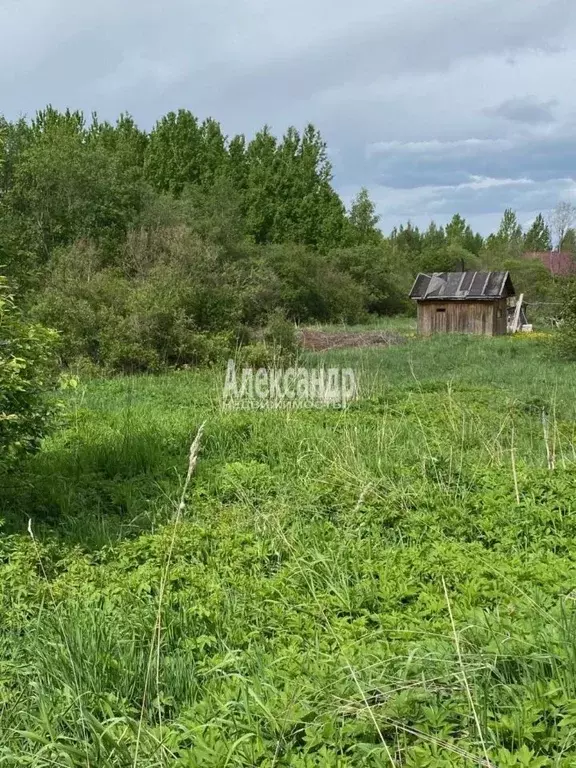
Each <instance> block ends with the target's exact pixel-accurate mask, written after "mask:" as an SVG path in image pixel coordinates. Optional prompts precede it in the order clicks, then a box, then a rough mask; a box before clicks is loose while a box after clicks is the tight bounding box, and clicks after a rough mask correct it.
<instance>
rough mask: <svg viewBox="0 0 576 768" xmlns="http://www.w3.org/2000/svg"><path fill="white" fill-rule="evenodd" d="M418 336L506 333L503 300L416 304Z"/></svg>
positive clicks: (423, 302) (424, 302)
mask: <svg viewBox="0 0 576 768" xmlns="http://www.w3.org/2000/svg"><path fill="white" fill-rule="evenodd" d="M418 333H419V334H421V335H422V336H430V335H431V334H433V333H472V334H479V335H485V336H494V335H501V334H505V333H506V299H499V300H496V301H419V302H418Z"/></svg>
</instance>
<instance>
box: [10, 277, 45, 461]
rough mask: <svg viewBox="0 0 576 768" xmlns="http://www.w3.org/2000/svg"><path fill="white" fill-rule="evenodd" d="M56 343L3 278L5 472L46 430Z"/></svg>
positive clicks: (36, 442) (36, 445)
mask: <svg viewBox="0 0 576 768" xmlns="http://www.w3.org/2000/svg"><path fill="white" fill-rule="evenodd" d="M56 341H57V338H56V333H55V332H53V331H49V330H47V329H46V328H43V327H41V326H38V325H31V324H29V323H25V322H24V321H23V320H22V318H21V317H20V315H19V314H18V311H17V309H16V306H15V304H14V298H13V296H12V295H11V293H10V292H9V289H8V286H7V284H6V281H5V279H4V278H3V277H1V276H0V471H1V470H3V469H6V468H7V467H10V466H12V465H13V464H14V463H15V462H16V460H17V459H18V458H19V457H20V456H21V455H22V454H23V453H25V452H27V451H28V452H29V451H33V450H35V449H36V448H37V447H38V446H39V444H40V441H41V439H42V437H43V436H44V434H45V432H46V429H47V427H48V424H49V422H50V418H51V415H52V409H51V408H50V406H49V405H48V404H47V403H46V399H45V397H44V395H45V394H46V391H49V390H50V389H52V388H53V387H54V384H55V373H56V365H55V347H56Z"/></svg>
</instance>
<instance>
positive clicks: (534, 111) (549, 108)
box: [484, 96, 556, 125]
mask: <svg viewBox="0 0 576 768" xmlns="http://www.w3.org/2000/svg"><path fill="white" fill-rule="evenodd" d="M555 106H556V101H555V100H554V99H551V100H550V101H539V100H538V99H536V98H534V97H531V96H527V97H525V98H523V99H520V98H514V99H507V100H506V101H503V102H501V103H500V104H498V105H497V106H495V107H490V108H488V109H485V110H484V112H485V114H486V115H488V116H489V117H501V118H504V119H505V120H511V121H512V122H517V123H527V124H529V125H530V124H531V125H535V124H538V123H553V122H554V121H555V120H556V118H555V116H554V112H553V107H555Z"/></svg>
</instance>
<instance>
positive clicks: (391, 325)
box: [306, 315, 416, 334]
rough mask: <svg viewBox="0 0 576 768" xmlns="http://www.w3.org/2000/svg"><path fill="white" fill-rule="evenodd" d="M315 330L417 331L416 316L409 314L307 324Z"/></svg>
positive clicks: (407, 332)
mask: <svg viewBox="0 0 576 768" xmlns="http://www.w3.org/2000/svg"><path fill="white" fill-rule="evenodd" d="M306 327H310V328H312V329H313V330H323V331H330V332H336V331H345V332H350V331H360V332H361V331H392V332H394V333H406V334H409V333H415V332H416V317H415V316H414V317H410V316H407V315H394V316H389V317H388V316H374V317H372V318H370V320H369V321H368V322H366V323H362V324H352V325H349V324H347V323H326V324H320V325H312V326H306Z"/></svg>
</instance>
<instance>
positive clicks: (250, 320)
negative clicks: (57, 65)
mask: <svg viewBox="0 0 576 768" xmlns="http://www.w3.org/2000/svg"><path fill="white" fill-rule="evenodd" d="M571 215H572V219H571V218H570V216H571ZM573 220H574V216H573V211H572V209H571V207H570V206H569V205H567V204H566V206H565V208H562V209H560V208H559V209H558V212H557V216H556V219H553V220H552V225H553V226H552V229H550V227H549V226H548V225H547V224H546V222H545V221H544V218H543V217H542V216H540V217H538V218H537V219H536V220H535V222H534V223H533V225H532V226H531V227H530V228H529V229H528V231H527V232H526V233H523V232H522V230H521V228H520V226H519V224H518V221H517V219H516V216H515V214H514V213H513V212H512V211H506V212H505V213H504V216H503V219H502V223H501V226H500V228H499V230H498V232H497V233H495V234H493V235H490V236H489V237H488V238H483V237H482V236H480V235H479V234H477V233H474V232H473V231H472V229H471V228H470V226H469V225H468V223H467V222H466V221H465V220H464V219H463V218H462V217H461V216H459V215H455V216H454V217H453V219H452V220H451V222H450V223H449V224H448V225H447V226H446V227H438V226H437V225H436V224H434V223H432V224H431V225H430V226H429V227H428V229H427V230H426V231H419V230H418V229H417V228H416V227H414V226H413V225H412V224H411V223H410V222H408V223H407V224H405V225H401V226H400V227H398V228H397V229H395V230H394V231H393V232H392V233H391V234H390V235H389V236H386V235H384V234H383V233H382V232H381V231H380V230H379V229H378V216H377V215H376V212H375V206H374V204H373V203H372V201H371V200H370V198H369V196H368V193H367V191H366V190H361V191H360V192H359V194H358V195H357V197H356V198H355V200H354V201H353V202H352V204H351V206H350V209H349V210H348V211H347V210H346V209H345V207H344V204H343V203H342V201H341V200H340V198H339V197H338V195H337V194H336V192H335V191H334V189H333V187H332V170H331V166H330V162H329V160H328V156H327V150H326V147H325V145H324V143H323V141H322V138H321V136H320V135H319V133H318V131H317V130H316V129H315V128H314V127H313V126H310V125H309V126H307V127H306V128H305V129H304V130H303V131H302V132H301V133H299V132H298V131H297V130H296V129H295V128H289V129H288V130H287V131H286V133H285V134H284V136H283V137H282V138H281V139H278V138H276V137H275V136H273V135H272V133H271V132H270V130H269V129H268V128H264V129H263V130H261V131H260V132H258V133H257V134H256V135H255V136H254V137H253V138H252V139H251V140H247V139H246V138H245V137H244V136H234V137H227V136H225V135H224V133H223V131H222V129H221V127H220V125H219V124H218V123H217V122H216V121H215V120H205V121H204V122H199V121H198V120H197V119H196V118H195V117H194V115H192V114H191V113H190V112H187V111H185V110H180V111H179V112H178V113H170V114H168V115H166V116H165V117H163V118H161V119H160V120H159V121H158V123H157V124H156V126H155V127H154V128H153V130H152V131H150V132H149V133H147V132H145V131H143V130H141V129H140V128H139V127H138V126H137V125H136V124H135V123H134V121H133V120H132V119H131V118H130V117H129V116H127V115H123V116H121V117H120V118H119V120H118V121H117V123H116V124H114V125H112V124H109V123H106V122H101V121H99V120H98V118H97V117H93V118H92V120H91V121H90V122H87V121H86V120H85V119H84V117H83V115H81V114H80V113H77V112H74V113H72V112H65V113H61V112H58V111H56V110H54V109H52V108H47V109H45V110H44V111H42V112H40V113H38V115H37V116H36V117H35V118H34V119H33V120H32V121H25V120H20V121H17V122H14V123H9V122H7V121H5V120H0V265H2V266H3V268H4V269H5V270H6V274H7V276H8V279H9V281H10V285H11V286H12V288H13V290H14V291H16V292H17V293H18V296H19V301H20V302H21V303H22V305H23V306H24V307H25V308H26V310H27V311H28V312H29V313H30V314H31V316H32V318H33V319H34V320H35V321H39V322H41V323H43V324H45V325H48V326H50V327H54V328H56V329H57V330H59V331H60V332H61V337H62V345H61V360H62V363H63V364H64V365H67V366H79V367H80V368H81V369H82V370H90V369H93V368H94V367H98V368H101V369H103V370H105V371H109V372H136V371H145V370H146V371H156V370H160V369H162V368H165V367H166V366H182V365H199V364H200V365H201V364H205V363H208V362H213V361H216V360H221V359H222V358H223V357H224V358H225V357H226V356H228V355H229V354H230V353H231V351H233V350H235V349H236V348H237V347H238V346H239V345H242V344H246V343H249V342H250V341H251V337H252V340H253V336H254V333H253V331H254V329H261V328H262V327H263V326H265V325H266V324H267V323H268V322H269V318H270V315H271V313H273V312H276V311H277V310H281V311H282V312H283V314H284V315H285V317H286V318H287V319H288V320H289V321H291V322H293V323H294V322H296V323H310V322H314V323H335V322H336V323H338V322H345V323H358V322H366V321H367V320H369V319H370V318H374V317H375V316H377V315H380V316H382V315H388V316H389V315H395V314H398V313H410V312H413V307H412V306H411V303H410V302H409V301H408V300H407V293H408V291H409V288H410V286H411V283H412V281H413V279H414V277H415V275H416V274H417V273H418V272H419V271H425V272H428V271H443V270H453V269H461V268H462V267H464V268H469V269H482V268H484V269H488V268H490V269H494V268H501V269H510V270H511V271H512V276H513V280H514V282H515V284H516V287H517V289H518V291H522V292H524V293H525V298H526V300H527V301H528V302H529V303H532V308H531V317H532V318H533V319H535V320H537V321H543V322H545V323H549V321H550V317H554V316H556V315H557V314H558V309H559V304H558V301H559V299H558V296H557V293H558V283H559V281H558V280H555V279H554V278H552V277H551V276H550V274H549V272H548V271H547V270H546V268H545V267H544V266H543V265H541V264H540V262H538V261H534V260H532V261H531V260H525V259H522V258H521V256H522V253H523V252H524V251H526V250H546V249H548V248H550V247H551V245H561V246H562V247H563V248H568V249H569V248H571V247H572V246H571V245H570V244H571V243H572V242H576V239H575V238H574V237H573V229H572V223H573ZM560 282H561V281H560Z"/></svg>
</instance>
